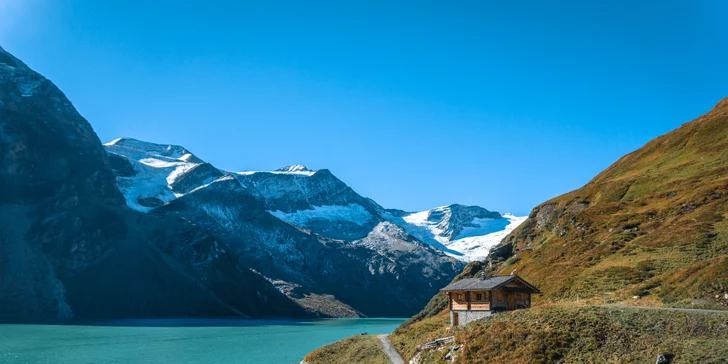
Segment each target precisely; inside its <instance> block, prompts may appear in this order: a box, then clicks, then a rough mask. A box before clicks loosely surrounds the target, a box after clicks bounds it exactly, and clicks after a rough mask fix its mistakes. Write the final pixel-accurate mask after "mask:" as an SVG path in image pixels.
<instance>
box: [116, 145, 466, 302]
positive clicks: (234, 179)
mask: <svg viewBox="0 0 728 364" xmlns="http://www.w3.org/2000/svg"><path fill="white" fill-rule="evenodd" d="M105 147H106V149H107V151H108V152H109V155H110V156H111V158H112V159H114V160H116V161H117V162H116V164H115V166H114V167H115V168H114V169H115V171H116V172H117V176H118V178H117V180H118V185H119V189H120V190H121V191H122V193H123V194H124V196H125V198H126V202H127V205H128V206H129V207H131V208H133V209H135V210H137V211H140V212H145V213H149V214H153V215H160V216H177V217H181V218H184V219H185V220H187V221H192V222H194V223H195V224H196V226H197V227H198V228H200V229H202V230H204V231H206V232H208V233H210V234H214V235H216V236H219V237H221V239H222V240H223V241H224V246H225V247H226V248H227V249H228V251H229V252H230V253H231V254H233V255H234V256H235V257H236V259H237V261H238V262H239V263H240V264H242V265H244V266H246V267H250V268H251V269H253V270H254V271H255V272H257V273H258V274H260V275H261V276H263V277H265V278H266V279H267V280H269V281H270V282H271V283H273V284H274V285H275V286H276V287H277V288H278V289H279V290H280V291H281V292H284V293H285V294H286V295H287V296H288V297H290V298H291V299H292V300H294V301H295V302H297V303H298V304H299V305H301V306H303V307H304V308H305V309H306V310H307V311H308V312H311V313H313V314H317V315H318V314H320V315H328V316H352V315H361V314H364V315H369V316H372V315H374V316H391V315H401V314H407V313H411V312H413V311H415V310H417V309H419V307H418V306H421V305H422V304H423V303H424V302H426V301H427V299H428V296H429V295H431V294H432V293H434V292H435V291H436V290H437V288H438V287H440V286H441V285H442V284H444V283H446V282H447V281H448V280H450V279H451V278H452V276H453V275H454V272H455V271H456V270H457V269H459V267H461V266H462V265H461V264H460V263H459V262H457V261H455V260H453V259H451V258H448V257H446V256H445V255H444V254H442V253H441V252H439V251H437V250H435V249H433V248H432V247H429V246H427V245H426V244H423V243H422V242H420V241H418V240H417V239H415V238H413V237H412V236H410V235H409V234H407V233H406V231H404V230H403V229H402V228H400V227H398V226H396V225H393V224H391V223H389V222H388V221H386V220H385V219H384V218H383V217H382V216H381V214H380V211H383V210H384V209H383V208H381V207H380V206H379V205H377V204H376V203H374V202H373V201H371V200H369V199H366V198H364V197H361V196H360V195H358V194H356V193H355V192H354V191H353V190H352V189H351V188H349V187H348V186H347V185H346V184H344V183H343V182H342V181H340V180H339V179H338V178H336V177H335V176H334V175H333V174H331V173H330V172H329V171H327V170H320V171H311V170H308V169H307V168H306V167H304V166H301V165H295V166H289V167H284V168H281V169H279V170H276V171H256V172H250V171H249V172H227V171H223V170H220V169H217V168H215V167H214V166H212V165H210V164H209V163H206V162H204V161H203V160H201V159H200V158H199V157H197V156H195V155H194V154H192V153H191V152H189V151H188V150H187V149H185V148H183V147H180V146H174V145H160V144H154V143H149V142H143V141H139V140H135V139H130V138H122V139H117V140H114V141H112V142H110V143H107V144H105ZM354 287H356V288H354ZM382 303H388V304H386V305H383V304H382Z"/></svg>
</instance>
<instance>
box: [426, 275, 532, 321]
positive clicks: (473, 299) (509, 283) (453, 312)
mask: <svg viewBox="0 0 728 364" xmlns="http://www.w3.org/2000/svg"><path fill="white" fill-rule="evenodd" d="M440 291H442V292H445V293H447V296H448V308H449V309H450V326H458V325H466V324H467V323H469V322H471V321H475V320H479V319H482V318H485V317H488V316H490V315H492V314H493V313H494V312H498V311H510V310H516V309H520V308H529V307H531V294H540V293H541V291H539V290H538V288H536V287H535V286H534V285H532V284H530V283H528V282H526V281H525V280H524V279H523V278H521V277H519V276H517V275H510V276H496V277H486V276H485V275H481V276H480V277H477V278H465V279H461V280H459V281H457V282H453V283H451V284H450V285H448V286H447V287H445V288H443V289H441V290H440Z"/></svg>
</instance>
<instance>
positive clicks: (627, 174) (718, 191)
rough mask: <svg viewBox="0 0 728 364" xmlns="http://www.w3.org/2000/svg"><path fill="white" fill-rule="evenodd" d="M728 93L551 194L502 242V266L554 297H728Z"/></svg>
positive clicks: (664, 299)
mask: <svg viewBox="0 0 728 364" xmlns="http://www.w3.org/2000/svg"><path fill="white" fill-rule="evenodd" d="M727 213H728V99H724V100H723V101H721V102H720V103H718V105H717V106H716V107H715V108H714V109H713V110H711V111H710V112H709V113H707V114H706V115H704V116H701V117H699V118H698V119H696V120H694V121H692V122H689V123H687V124H684V125H683V126H682V127H680V128H678V129H676V130H674V131H672V132H670V133H668V134H665V135H663V136H661V137H658V138H656V139H654V140H652V141H650V142H649V143H647V144H646V145H645V146H644V147H642V148H640V149H638V150H636V151H635V152H633V153H630V154H628V155H626V156H624V157H622V158H621V159H620V160H619V161H617V162H616V163H614V164H613V165H612V166H610V167H609V168H607V169H606V170H605V171H604V172H602V173H600V174H599V175H598V176H596V177H595V178H594V179H593V180H592V181H590V182H589V183H588V184H587V185H586V186H584V187H582V188H580V189H578V190H575V191H572V192H569V193H567V194H565V195H562V196H559V197H557V198H554V199H552V200H550V201H547V202H545V203H543V204H541V205H539V206H537V207H536V208H534V209H533V212H532V213H531V215H530V216H529V219H528V220H527V221H526V222H524V223H523V225H521V227H519V228H518V229H516V230H515V231H514V232H513V233H511V234H510V235H509V236H508V237H507V238H506V239H504V240H503V242H501V245H500V247H499V249H498V250H497V251H496V254H494V256H493V257H492V259H494V260H495V261H496V262H497V261H498V260H499V259H505V258H507V260H506V261H504V262H501V263H500V264H497V265H496V269H497V270H498V271H500V272H504V273H510V272H512V271H514V270H515V271H517V272H518V274H519V275H523V276H526V277H529V279H530V280H531V281H533V283H535V284H536V285H538V286H539V287H540V288H541V289H542V290H543V291H544V292H545V293H546V296H547V297H551V298H555V299H561V298H574V297H576V295H577V294H578V295H580V296H581V297H586V296H597V295H602V294H604V293H605V292H614V297H615V298H617V299H620V298H621V299H623V298H626V297H631V296H633V295H639V296H652V297H655V298H658V299H659V300H661V301H662V302H665V303H669V302H675V301H683V302H684V303H688V302H690V301H691V300H693V299H709V300H711V301H713V303H720V304H726V301H728V297H726V296H725V294H726V293H728V221H726V214H727Z"/></svg>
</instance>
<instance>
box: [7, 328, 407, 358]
mask: <svg viewBox="0 0 728 364" xmlns="http://www.w3.org/2000/svg"><path fill="white" fill-rule="evenodd" d="M403 321H404V319H326V320H316V321H294V320H123V321H106V322H94V323H93V325H0V363H3V364H5V363H32V364H41V363H43V364H46V363H47V364H63V363H73V364H83V363H94V364H101V363H114V364H116V363H135V364H136V363H175V364H185V363H261V364H266V363H275V364H281V363H282V364H286V363H298V362H300V361H301V360H302V359H303V357H304V356H305V355H306V354H308V353H309V352H311V351H313V350H314V349H316V348H318V347H320V346H322V345H326V344H329V343H332V342H334V341H337V340H339V339H342V338H345V337H347V336H351V335H355V334H359V333H362V332H368V333H369V334H386V333H390V332H392V331H393V330H394V329H395V328H396V327H397V326H398V325H399V324H401V323H402V322H403Z"/></svg>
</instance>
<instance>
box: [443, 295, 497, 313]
mask: <svg viewBox="0 0 728 364" xmlns="http://www.w3.org/2000/svg"><path fill="white" fill-rule="evenodd" d="M477 294H481V295H482V298H481V299H480V300H477ZM448 295H449V297H450V304H449V305H450V309H451V310H490V292H489V291H473V292H470V291H468V292H448Z"/></svg>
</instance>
